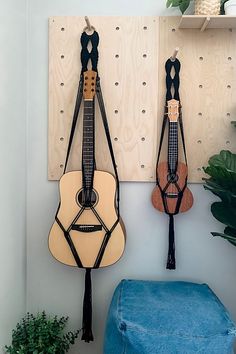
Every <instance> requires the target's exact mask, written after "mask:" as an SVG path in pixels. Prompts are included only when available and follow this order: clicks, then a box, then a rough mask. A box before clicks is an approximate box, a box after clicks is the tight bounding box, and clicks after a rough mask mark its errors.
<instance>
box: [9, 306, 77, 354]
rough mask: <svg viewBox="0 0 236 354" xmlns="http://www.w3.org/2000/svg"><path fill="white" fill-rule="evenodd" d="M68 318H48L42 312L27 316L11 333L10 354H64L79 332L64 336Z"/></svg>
mask: <svg viewBox="0 0 236 354" xmlns="http://www.w3.org/2000/svg"><path fill="white" fill-rule="evenodd" d="M67 321H68V317H60V318H58V317H57V316H54V317H49V316H47V315H46V313H45V312H44V311H43V312H42V313H38V314H37V315H36V316H34V315H32V314H29V313H28V314H27V315H26V316H25V317H24V318H23V319H22V320H21V321H20V322H19V323H17V325H16V328H15V329H14V330H13V332H12V344H11V345H10V346H6V347H5V348H6V353H10V354H31V353H32V354H64V353H67V352H68V350H69V348H70V346H71V345H72V344H74V342H75V339H76V338H77V337H78V334H79V331H76V332H74V333H73V332H68V333H65V334H64V329H65V326H66V324H67Z"/></svg>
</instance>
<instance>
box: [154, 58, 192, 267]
mask: <svg viewBox="0 0 236 354" xmlns="http://www.w3.org/2000/svg"><path fill="white" fill-rule="evenodd" d="M165 70H166V104H165V110H164V117H163V123H162V129H161V135H160V143H159V148H158V153H157V163H156V185H157V186H158V188H159V190H160V193H161V198H162V202H163V206H164V211H165V213H166V214H168V215H169V247H168V257H167V265H166V268H167V269H175V268H176V261H175V237H174V236H175V235H174V215H176V214H178V213H179V209H180V205H181V202H182V198H183V194H184V191H185V189H186V186H187V176H186V178H185V183H184V186H183V187H182V188H180V186H179V184H178V178H176V173H177V164H178V162H177V164H176V166H175V169H174V170H172V171H171V173H170V175H169V176H168V181H167V183H166V185H165V186H164V188H163V186H162V187H161V185H160V183H159V176H158V164H159V160H160V154H161V150H162V145H163V138H164V134H165V128H166V123H167V120H168V101H170V100H172V99H175V100H176V101H178V102H179V119H178V124H179V127H180V133H181V140H182V145H183V152H184V159H185V163H186V165H187V155H186V147H185V139H184V130H183V122H182V112H181V104H180V97H179V85H180V78H179V72H180V62H179V60H178V59H177V58H175V60H171V59H168V60H167V61H166V64H165ZM168 169H169V166H168ZM170 184H172V185H174V186H175V187H176V190H177V202H176V207H175V210H174V212H173V211H172V212H171V211H170V210H169V208H168V203H167V195H168V193H167V189H168V187H169V186H170Z"/></svg>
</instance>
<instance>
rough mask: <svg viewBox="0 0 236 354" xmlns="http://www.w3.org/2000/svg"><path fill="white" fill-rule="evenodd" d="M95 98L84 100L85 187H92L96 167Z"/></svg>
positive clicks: (83, 160)
mask: <svg viewBox="0 0 236 354" xmlns="http://www.w3.org/2000/svg"><path fill="white" fill-rule="evenodd" d="M94 141H95V136H94V99H85V100H84V117H83V145H82V146H83V148H82V171H83V187H84V188H85V189H92V187H93V177H94V169H95V157H94Z"/></svg>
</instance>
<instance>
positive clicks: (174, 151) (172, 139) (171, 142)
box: [168, 121, 178, 174]
mask: <svg viewBox="0 0 236 354" xmlns="http://www.w3.org/2000/svg"><path fill="white" fill-rule="evenodd" d="M177 165H178V122H170V121H169V135H168V169H169V173H170V174H175V173H176V170H177Z"/></svg>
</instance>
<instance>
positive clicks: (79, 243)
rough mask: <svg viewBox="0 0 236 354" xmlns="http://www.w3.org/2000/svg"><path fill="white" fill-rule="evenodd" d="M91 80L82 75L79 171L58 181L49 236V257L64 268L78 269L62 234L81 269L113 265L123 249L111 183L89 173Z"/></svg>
mask: <svg viewBox="0 0 236 354" xmlns="http://www.w3.org/2000/svg"><path fill="white" fill-rule="evenodd" d="M96 77H97V72H96V71H92V70H87V71H86V72H84V73H83V98H84V111H83V141H82V170H81V171H72V172H68V173H65V174H64V175H63V176H62V178H61V179H60V183H59V189H60V205H59V209H58V213H57V218H56V221H55V222H54V224H53V226H52V228H51V230H50V233H49V249H50V251H51V253H52V255H53V257H54V258H56V259H57V260H58V261H59V262H61V263H64V264H67V265H69V266H78V262H76V260H75V257H74V255H73V253H72V251H71V247H69V245H68V240H67V239H66V237H65V234H66V235H67V237H70V242H72V245H73V248H74V249H75V251H76V252H77V254H78V256H79V259H80V261H81V263H80V264H79V266H80V267H81V268H100V267H106V266H109V265H111V264H114V263H115V262H117V261H118V260H119V259H120V257H121V256H122V254H123V252H124V248H125V227H124V225H123V222H122V220H121V218H118V212H117V206H116V179H115V177H114V176H113V175H112V174H111V173H108V172H105V171H99V170H96V169H95V123H94V97H95V90H96Z"/></svg>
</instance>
